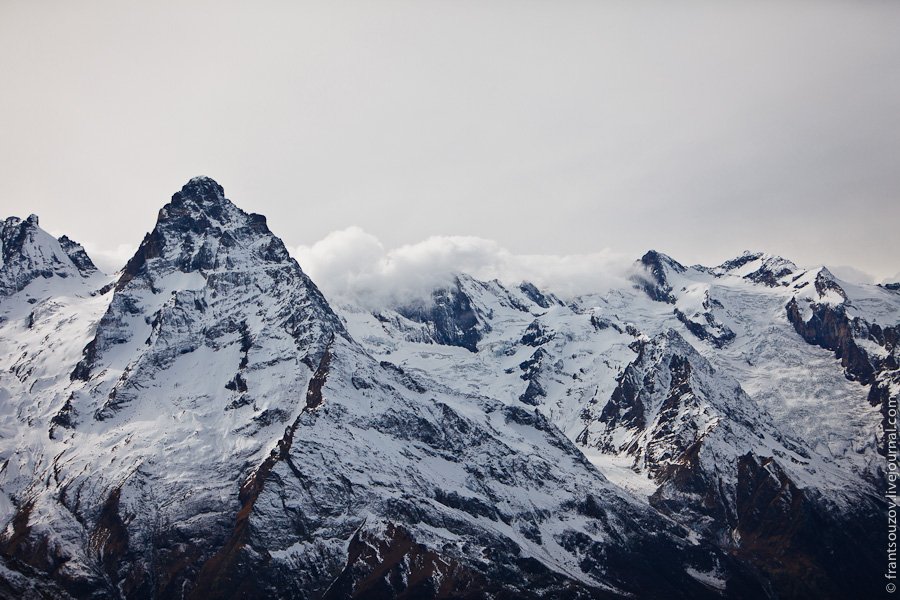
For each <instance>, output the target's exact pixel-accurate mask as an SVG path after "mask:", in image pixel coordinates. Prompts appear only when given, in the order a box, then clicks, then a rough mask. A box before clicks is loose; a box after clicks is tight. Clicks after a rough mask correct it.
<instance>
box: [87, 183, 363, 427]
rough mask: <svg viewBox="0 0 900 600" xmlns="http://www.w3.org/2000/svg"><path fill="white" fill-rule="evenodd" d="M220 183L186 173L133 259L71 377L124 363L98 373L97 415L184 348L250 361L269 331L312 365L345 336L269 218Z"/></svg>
mask: <svg viewBox="0 0 900 600" xmlns="http://www.w3.org/2000/svg"><path fill="white" fill-rule="evenodd" d="M221 190H222V187H221V186H219V185H218V184H217V183H216V182H215V181H213V180H212V179H209V178H195V179H192V180H191V181H190V182H188V184H187V185H185V186H184V188H182V191H181V192H179V193H177V194H175V195H174V196H173V198H172V201H171V202H169V203H168V204H166V205H165V206H164V207H163V208H162V210H160V214H159V218H158V219H157V222H156V225H155V227H154V228H153V230H152V231H151V232H150V233H148V234H147V236H146V237H145V238H144V241H143V242H142V243H141V245H140V247H139V248H138V250H137V252H136V253H135V255H134V256H133V257H132V258H131V260H129V261H128V263H127V264H126V266H125V269H124V270H123V272H122V274H121V276H120V277H119V280H118V282H117V283H116V286H115V294H114V296H113V298H112V300H111V302H110V305H109V308H108V310H107V312H106V314H105V315H104V316H103V318H102V319H101V321H100V324H99V326H98V328H97V331H96V335H95V337H94V339H93V340H92V341H91V342H90V343H89V344H88V346H87V347H86V348H85V349H84V356H83V358H82V360H81V361H80V362H79V364H78V366H77V367H76V368H75V370H74V371H73V373H72V379H73V380H84V381H88V380H90V379H91V378H92V377H93V375H95V373H94V366H95V365H96V364H98V363H99V362H100V361H101V360H102V359H103V357H104V355H109V356H108V360H109V361H111V362H112V364H114V365H115V367H116V368H117V369H122V370H123V371H124V374H123V376H122V377H121V380H120V381H119V382H118V383H113V381H112V380H110V379H109V378H108V377H106V378H104V377H103V376H101V380H100V381H96V382H94V385H93V391H92V394H94V395H95V396H97V397H101V396H103V395H104V394H105V395H108V397H107V398H106V400H105V401H104V402H103V403H102V406H101V407H100V408H99V409H98V410H97V412H96V415H97V416H98V418H100V417H103V418H105V417H106V416H107V415H109V414H110V407H112V410H113V411H114V410H115V409H116V407H118V406H120V405H122V404H123V401H122V400H123V398H129V397H130V396H134V395H136V393H135V392H134V390H133V389H132V387H133V386H135V385H139V384H133V383H132V380H140V379H141V377H145V378H151V379H152V378H154V377H156V375H157V374H158V373H159V372H160V371H162V370H165V369H166V368H169V367H170V366H172V365H173V364H175V363H176V362H177V360H178V357H180V356H182V355H184V354H190V353H192V352H195V351H197V350H200V349H204V348H206V349H212V350H214V351H218V350H221V349H222V348H225V347H236V348H239V349H240V352H239V354H242V356H243V358H241V359H240V361H239V362H240V364H246V361H249V364H251V365H252V364H253V353H252V352H251V346H252V344H253V340H254V339H268V340H269V344H270V345H273V346H277V347H278V353H279V354H283V356H282V357H281V358H279V360H283V359H284V357H287V356H289V355H292V353H296V354H297V355H298V356H299V357H300V360H301V362H303V364H305V365H306V366H307V367H308V368H313V367H314V365H315V364H317V363H318V361H319V360H320V359H321V356H322V354H323V353H324V349H325V347H326V346H327V345H328V343H329V340H330V339H333V338H334V336H335V335H340V336H344V337H348V334H347V333H346V330H345V329H344V326H343V324H342V323H341V321H340V319H339V318H338V317H337V315H335V314H334V312H333V310H332V309H331V306H330V305H329V304H328V302H327V301H326V300H325V297H324V296H323V295H322V293H321V292H320V291H319V289H318V288H317V287H316V285H315V284H314V283H313V282H312V281H311V280H310V279H309V277H307V276H306V274H305V273H304V272H303V271H302V269H301V268H300V265H299V264H297V261H296V260H294V259H293V258H292V257H291V256H290V255H289V254H288V252H287V249H286V248H285V246H284V243H283V242H282V241H281V239H279V238H278V237H277V236H275V235H274V234H273V233H272V232H271V231H270V230H269V228H268V226H267V225H266V221H265V218H264V217H262V216H261V215H255V214H248V213H246V212H244V211H243V210H241V209H240V208H238V207H237V206H236V205H235V204H233V203H232V202H231V201H230V200H228V199H226V198H225V197H224V195H223V193H222V191H221ZM141 315H143V316H141ZM259 360H262V361H265V360H271V358H266V357H260V359H259ZM242 369H243V367H241V368H240V369H236V370H235V372H231V373H226V374H224V375H223V376H225V377H226V380H227V381H226V380H223V381H222V382H221V389H222V390H224V389H226V388H225V386H226V384H227V385H229V386H232V387H233V388H234V390H232V391H238V392H240V393H243V391H245V390H243V389H244V388H245V387H246V381H245V379H244V375H243V374H242ZM142 371H143V372H142ZM110 386H112V387H110ZM228 389H231V388H228ZM97 390H101V391H97ZM235 395H236V396H240V394H235ZM233 401H234V402H238V403H239V404H240V402H241V400H240V398H236V399H233ZM125 403H127V400H126V401H125Z"/></svg>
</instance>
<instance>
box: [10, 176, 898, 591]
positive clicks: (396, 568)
mask: <svg viewBox="0 0 900 600" xmlns="http://www.w3.org/2000/svg"><path fill="white" fill-rule="evenodd" d="M0 233H2V236H0V242H2V260H3V262H2V265H0V384H2V385H0V405H2V411H0V415H2V417H0V418H2V422H0V423H2V424H0V520H2V521H3V524H2V527H3V529H2V534H0V558H2V562H0V596H7V597H35V598H38V597H69V596H71V597H78V598H82V597H96V598H107V597H108V598H252V597H290V598H350V597H357V598H392V597H398V598H485V597H487V598H539V597H552V598H608V597H609V598H611V597H676V598H677V597H685V598H695V597H720V596H727V597H735V598H745V597H746V598H755V597H810V596H813V595H816V596H821V597H848V596H857V597H858V596H859V595H860V594H862V595H863V596H865V597H875V596H876V595H877V594H879V593H883V587H882V585H881V579H880V578H881V570H882V568H883V565H882V564H881V560H882V558H883V545H884V544H883V543H882V542H883V541H885V540H883V539H882V538H883V532H884V531H886V530H885V527H884V526H885V524H886V510H887V506H886V504H885V502H884V500H883V499H882V498H883V494H884V480H885V470H884V469H885V467H884V465H885V464H886V463H885V459H884V457H883V456H882V454H880V453H879V452H882V453H883V452H884V447H883V446H884V437H883V426H884V425H883V423H882V419H883V416H884V411H885V410H886V408H885V407H886V406H887V405H888V404H889V403H890V402H891V401H892V399H896V397H897V394H898V393H900V383H898V381H900V379H898V364H897V363H898V350H897V340H898V331H900V328H898V322H900V293H898V292H897V291H896V290H891V289H889V288H887V287H878V286H860V285H850V284H847V283H846V282H842V281H840V280H839V279H837V278H835V277H834V276H833V275H831V274H830V273H828V272H827V270H824V269H821V270H804V269H800V268H798V267H797V266H796V265H794V264H793V263H791V262H789V261H787V260H784V259H781V258H779V257H773V256H768V255H764V254H759V253H757V254H750V253H748V254H745V255H744V256H741V257H739V258H737V259H734V260H732V261H728V262H726V263H724V264H723V265H721V266H719V267H715V268H705V267H685V266H683V265H681V264H679V263H678V262H677V261H675V260H674V259H672V258H670V257H667V256H665V255H663V254H660V253H657V252H648V253H647V254H646V255H645V256H644V257H642V258H641V259H640V260H639V261H637V262H636V263H635V266H634V270H633V277H632V282H633V285H632V286H626V287H624V288H619V289H615V290H613V291H611V292H608V293H605V294H602V295H599V294H598V295H588V296H582V297H579V298H566V299H561V298H560V297H557V296H556V295H554V294H553V293H551V292H550V291H546V290H540V289H538V288H537V287H536V286H534V285H532V284H530V283H527V282H525V283H522V284H520V285H516V286H512V285H506V284H503V283H501V282H498V281H489V282H484V281H478V280H476V279H473V278H472V277H469V276H467V275H465V274H459V275H458V276H457V277H455V278H454V280H453V281H452V283H451V284H450V285H449V286H447V287H443V288H440V289H436V290H434V292H433V293H432V294H431V296H430V297H427V298H418V299H411V300H409V301H405V302H404V303H402V304H398V305H396V306H386V307H383V308H381V309H379V310H377V311H374V312H373V311H371V310H367V309H363V308H361V307H359V306H357V305H355V304H354V303H353V302H352V301H350V300H347V299H344V298H333V299H331V300H332V301H331V302H329V300H328V299H326V297H325V296H324V295H323V294H322V293H321V292H320V291H319V289H318V288H317V287H316V285H315V284H314V283H313V282H312V281H311V280H310V279H309V278H308V277H307V276H306V275H305V274H304V272H303V271H302V270H301V268H300V265H298V264H297V262H296V261H295V260H294V259H293V258H291V257H290V256H289V254H288V252H287V251H286V249H285V247H284V245H283V243H282V242H281V240H279V239H278V238H277V237H276V236H275V235H274V234H273V233H272V232H271V231H270V230H269V228H268V225H267V223H266V220H265V218H264V217H262V216H260V215H254V214H247V213H245V212H244V211H242V210H241V209H239V208H238V207H237V206H235V205H234V204H233V203H232V202H231V201H229V200H227V199H226V198H225V195H224V191H223V189H222V188H221V186H219V185H218V184H217V183H216V182H214V181H212V180H211V179H208V178H195V179H192V180H191V181H190V182H188V183H187V184H186V185H185V186H184V187H183V188H182V190H181V191H180V192H178V193H176V194H175V195H174V196H173V197H172V199H171V201H170V202H169V203H168V204H166V205H165V206H164V207H163V208H162V209H161V210H160V212H159V216H158V219H157V222H156V224H155V226H154V227H153V229H152V231H151V232H150V233H149V234H147V236H146V237H145V239H144V241H143V242H142V244H141V245H140V247H139V249H138V250H137V252H136V254H135V255H134V257H132V259H131V260H130V261H129V262H128V264H127V266H126V267H125V268H124V269H123V271H122V272H120V273H118V274H116V276H115V277H107V276H105V275H103V274H102V273H100V272H99V271H98V270H97V269H96V268H95V267H94V266H93V263H92V262H91V260H90V258H89V257H88V256H87V254H86V253H85V252H84V250H83V248H81V246H79V245H78V244H77V243H75V242H73V241H71V240H69V239H68V238H66V237H63V238H60V239H58V240H57V239H54V238H53V237H52V236H50V235H49V234H47V233H46V232H44V231H43V230H41V229H40V228H39V226H38V220H37V218H36V217H30V218H29V219H27V220H26V221H20V220H19V219H15V218H10V219H7V220H6V221H5V222H4V223H3V229H2V232H0Z"/></svg>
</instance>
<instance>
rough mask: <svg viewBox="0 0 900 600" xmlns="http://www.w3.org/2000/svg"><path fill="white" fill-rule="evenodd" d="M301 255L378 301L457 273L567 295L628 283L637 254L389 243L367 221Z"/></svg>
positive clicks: (308, 266) (443, 240) (347, 291)
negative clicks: (388, 245) (366, 225)
mask: <svg viewBox="0 0 900 600" xmlns="http://www.w3.org/2000/svg"><path fill="white" fill-rule="evenodd" d="M293 253H294V255H295V256H296V257H297V260H298V261H299V262H300V265H301V266H302V267H303V269H304V270H305V271H306V272H307V273H308V274H309V275H310V277H311V278H312V279H313V281H315V282H316V284H317V285H319V287H321V288H322V290H323V292H325V294H327V295H329V296H331V297H333V298H344V299H349V300H353V301H355V302H358V303H361V304H364V305H367V306H370V307H376V306H383V305H385V304H390V303H397V302H403V301H406V300H409V299H411V298H426V297H427V296H428V295H429V294H430V292H431V290H433V289H434V288H435V287H439V286H441V285H446V284H447V283H449V282H450V281H451V280H452V277H453V275H454V274H456V273H467V274H470V275H472V276H474V277H477V278H479V279H499V280H500V281H503V282H504V283H508V284H518V283H520V282H522V281H530V282H532V283H534V284H536V285H538V286H539V287H542V288H545V289H548V290H550V291H553V292H555V293H557V294H560V295H562V296H572V295H576V294H583V293H589V292H602V291H604V290H606V289H609V288H610V287H612V286H614V285H621V284H622V283H623V280H624V278H625V275H626V271H627V270H628V268H629V267H630V266H631V264H632V259H630V258H627V257H624V256H622V255H618V254H614V253H612V252H610V251H609V250H603V251H600V252H595V253H590V254H569V255H556V254H514V253H512V252H510V251H509V250H507V249H506V248H504V247H502V246H501V245H500V244H498V243H497V242H495V241H493V240H488V239H484V238H479V237H472V236H433V237H429V238H427V239H425V240H423V241H421V242H418V243H415V244H407V245H404V246H400V247H398V248H391V249H386V248H385V247H384V245H383V244H382V243H381V242H380V241H379V240H378V238H376V237H375V236H374V235H372V234H370V233H367V232H366V231H364V230H363V229H362V228H360V227H356V226H354V227H349V228H347V229H343V230H340V231H335V232H332V233H330V234H328V235H327V236H325V237H324V238H323V239H322V240H320V241H318V242H316V243H315V244H313V245H311V246H299V247H297V248H295V249H293Z"/></svg>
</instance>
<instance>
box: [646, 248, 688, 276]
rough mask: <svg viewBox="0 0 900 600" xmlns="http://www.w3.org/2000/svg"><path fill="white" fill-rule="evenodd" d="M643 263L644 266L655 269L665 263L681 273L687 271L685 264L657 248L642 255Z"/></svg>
mask: <svg viewBox="0 0 900 600" xmlns="http://www.w3.org/2000/svg"><path fill="white" fill-rule="evenodd" d="M641 263H643V265H644V266H646V267H648V268H650V269H651V270H653V269H661V268H662V267H663V266H664V265H665V266H666V267H668V268H670V269H673V270H675V271H677V272H679V273H682V272H684V271H685V267H684V265H682V264H681V263H680V262H678V261H677V260H675V259H674V258H672V257H671V256H669V255H668V254H663V253H662V252H658V251H656V250H648V251H647V253H646V254H644V255H643V256H642V257H641Z"/></svg>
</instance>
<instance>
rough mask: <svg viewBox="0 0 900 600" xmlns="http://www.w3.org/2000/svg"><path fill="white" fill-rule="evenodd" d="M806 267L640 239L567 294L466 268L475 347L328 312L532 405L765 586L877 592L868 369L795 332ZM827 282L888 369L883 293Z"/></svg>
mask: <svg viewBox="0 0 900 600" xmlns="http://www.w3.org/2000/svg"><path fill="white" fill-rule="evenodd" d="M817 272H818V271H816V270H813V271H805V270H802V269H800V268H798V267H797V266H796V265H794V264H793V263H791V262H790V261H787V260H785V259H783V258H780V257H776V256H771V255H765V254H762V253H745V254H744V255H743V256H741V257H738V258H736V259H734V260H732V261H728V262H726V263H724V264H723V265H721V266H719V267H715V268H707V267H700V266H696V267H685V266H684V265H681V264H680V263H678V262H677V261H675V260H674V259H672V258H670V257H667V256H665V255H663V254H661V253H658V252H653V251H651V252H648V253H647V254H646V255H645V256H644V257H643V258H642V259H641V260H640V261H638V262H637V263H636V265H635V270H634V275H633V277H632V281H633V282H634V285H635V287H634V289H613V290H611V291H609V292H607V293H605V294H603V295H591V296H584V297H581V298H577V299H573V300H572V301H571V302H570V303H569V304H568V305H566V304H562V303H555V302H549V303H538V302H536V301H535V300H534V298H533V294H524V293H522V292H523V288H522V287H519V288H507V287H505V286H504V285H503V284H501V283H499V282H489V283H482V284H481V286H478V285H477V284H476V283H475V282H472V283H470V284H469V285H468V287H467V289H476V288H477V289H480V290H482V291H483V293H481V294H470V295H469V299H470V303H471V305H472V310H473V312H476V313H477V314H480V315H483V318H484V319H485V321H486V326H485V327H484V331H486V333H485V334H484V335H483V336H482V338H481V340H480V341H479V343H478V346H477V352H475V353H472V352H459V351H458V349H456V348H453V347H450V346H443V347H441V346H435V345H434V340H428V342H429V343H428V345H425V344H423V343H421V342H422V340H420V339H416V338H414V337H412V336H409V335H405V334H403V332H402V331H400V330H398V329H397V328H395V327H391V326H386V325H385V323H386V322H392V318H393V317H392V315H393V314H395V313H392V312H391V311H388V310H382V311H380V312H379V316H378V319H375V318H373V316H372V315H368V314H367V313H366V312H365V311H364V310H362V309H357V308H354V307H353V306H352V305H343V306H342V308H341V314H342V317H343V318H344V319H345V321H346V322H347V324H348V328H349V330H350V331H351V333H352V334H353V335H354V336H355V338H356V339H358V340H360V341H361V342H362V343H363V345H365V346H366V347H367V348H368V349H369V351H370V352H372V353H373V354H375V355H376V356H380V357H385V358H388V357H389V358H390V360H391V361H393V362H394V363H396V364H397V365H398V366H399V367H400V368H402V369H403V370H404V372H406V373H410V374H414V375H418V374H423V375H424V374H428V376H429V377H432V378H434V379H435V380H436V381H438V382H439V383H440V384H442V385H443V386H445V387H446V388H448V389H454V390H457V391H459V392H461V393H476V392H477V391H480V392H482V393H485V392H487V393H488V394H489V395H490V396H492V397H496V398H500V399H503V401H504V402H507V403H511V404H513V405H515V404H516V403H518V405H519V406H522V407H523V408H530V407H536V408H537V409H538V410H539V411H540V412H541V413H542V414H544V415H545V416H546V417H547V418H548V419H549V420H550V421H551V422H552V423H554V424H555V425H556V426H557V427H559V429H560V430H561V431H563V432H564V433H565V434H566V435H567V437H568V438H569V439H571V440H572V441H573V442H575V444H576V445H577V446H579V447H580V448H581V450H582V452H583V453H584V454H585V455H586V457H587V458H588V459H589V460H590V461H591V462H592V463H593V464H594V465H595V466H597V467H598V469H600V470H601V471H602V472H603V473H604V475H606V476H607V477H608V478H609V480H610V481H612V482H613V483H615V484H616V485H618V486H619V487H620V488H622V489H624V490H626V491H628V492H629V493H630V494H632V495H633V496H634V497H635V498H636V499H638V500H639V501H641V502H644V503H646V504H648V505H650V506H651V507H653V508H655V509H657V510H659V511H661V512H663V513H664V514H667V515H668V516H670V517H671V518H673V519H675V520H676V521H677V522H679V523H681V524H683V525H684V526H685V527H688V528H690V529H691V530H692V532H693V534H692V535H696V536H697V537H698V539H702V540H704V541H705V542H708V543H712V544H715V545H717V546H718V547H720V548H721V549H722V550H723V551H725V552H727V553H729V554H730V555H732V556H736V557H740V560H741V561H744V562H745V563H746V564H749V565H752V568H753V569H754V570H757V571H758V572H761V573H763V574H764V578H765V579H766V581H767V585H768V586H770V587H769V593H770V594H773V595H777V596H785V597H793V596H808V595H823V596H826V597H846V596H847V595H855V594H859V593H863V592H862V591H863V590H864V593H865V594H871V595H873V596H877V595H878V594H880V593H883V592H882V590H881V589H880V586H878V581H879V579H878V578H879V569H881V568H882V565H881V557H880V556H879V555H878V554H877V551H878V549H879V548H881V547H882V546H883V545H884V544H883V542H884V540H883V539H882V537H883V536H882V530H883V527H882V525H883V521H884V519H885V518H886V516H885V511H886V506H885V504H884V502H883V501H882V500H881V499H880V497H881V496H883V491H884V488H885V482H884V465H885V462H884V458H883V457H882V456H880V455H879V453H878V439H879V437H880V432H881V429H882V424H881V421H882V415H881V414H879V409H880V407H881V406H883V404H881V405H878V406H873V404H878V403H877V402H869V401H867V398H871V397H872V394H875V393H878V392H877V391H876V390H878V389H879V387H878V385H879V383H878V381H879V380H876V379H874V378H873V379H869V380H860V379H859V378H857V377H852V376H851V377H850V378H848V377H846V376H845V370H844V369H842V368H841V365H839V364H837V363H836V362H835V360H834V358H832V355H831V352H830V351H829V350H830V349H832V347H830V346H828V345H827V344H819V343H818V342H817V341H816V340H815V339H814V338H812V337H807V336H804V335H798V329H797V327H796V323H795V320H796V319H795V318H794V317H793V316H792V315H791V310H790V306H791V303H794V304H799V305H801V306H802V305H804V304H805V303H806V294H807V293H809V290H814V289H816V287H815V283H814V282H815V280H816V277H817V275H816V274H817ZM463 280H464V281H465V278H463ZM840 285H842V286H845V287H848V288H851V289H852V291H851V292H848V293H846V294H845V295H847V297H848V298H849V297H852V298H855V300H853V299H851V300H850V302H851V303H853V306H854V308H853V310H854V311H861V312H864V313H865V314H867V315H870V316H869V319H870V321H866V323H870V322H874V321H871V319H875V320H877V321H878V322H879V323H882V325H878V329H874V328H872V327H871V326H870V325H868V324H867V325H862V323H861V322H860V323H858V324H857V326H856V329H852V327H851V328H848V329H849V330H851V331H857V332H863V327H865V328H866V329H865V333H858V334H857V335H856V336H855V337H853V339H854V340H857V342H855V343H857V344H858V345H859V346H863V345H865V346H866V348H867V349H868V350H869V352H874V353H878V354H877V355H878V356H880V357H882V361H883V362H882V363H879V364H886V365H888V366H890V365H893V364H894V363H893V362H890V361H891V360H892V359H891V358H890V352H893V349H894V348H896V346H895V345H890V344H892V343H893V342H892V341H891V340H892V339H893V338H892V335H893V333H891V329H892V328H891V326H886V325H883V324H885V323H889V322H893V323H896V322H898V321H900V303H897V302H896V300H895V298H896V295H894V296H891V294H893V292H891V291H890V290H886V289H883V288H878V289H876V288H875V287H874V286H867V287H860V286H856V287H853V286H848V285H847V284H846V283H841V284H840ZM528 287H531V288H534V286H531V285H530V284H529V286H528ZM819 287H820V288H822V289H823V290H826V292H827V293H829V294H836V292H835V291H834V290H833V289H832V290H831V291H828V288H827V287H826V286H825V284H823V283H820V284H819ZM535 289H536V288H535ZM510 298H514V299H515V301H513V302H510V301H509V299H510ZM835 298H840V299H839V300H838V301H839V302H843V301H844V300H843V298H842V297H841V296H840V294H837V295H836V296H835ZM809 301H810V302H812V300H809ZM786 307H787V309H786ZM851 312H852V311H851ZM802 314H803V315H804V323H805V322H807V321H809V318H810V317H809V315H810V314H811V309H807V312H805V313H802ZM854 314H855V313H854ZM860 318H861V319H862V317H860ZM873 330H874V331H875V332H876V333H871V332H872V331H873ZM885 331H887V334H885V333H884V332H885ZM879 334H880V336H881V337H878V335H879ZM866 335H867V336H869V337H867V338H866V339H868V342H867V343H864V342H862V341H859V340H860V337H864V336H866ZM882 339H883V340H884V344H883V345H882V344H881V343H880V342H878V340H882ZM822 346H824V348H828V349H829V350H826V349H823V348H822ZM867 360H869V361H870V362H869V364H873V365H874V364H875V362H876V361H875V359H867ZM872 370H873V371H874V366H873V369H872ZM851 375H852V374H851ZM860 381H862V383H863V384H867V385H868V384H869V383H871V385H868V387H866V386H864V385H861V384H860ZM888 389H894V388H888ZM894 393H895V392H894ZM825 531H828V532H829V533H827V534H826V533H825ZM801 574H802V575H801Z"/></svg>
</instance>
